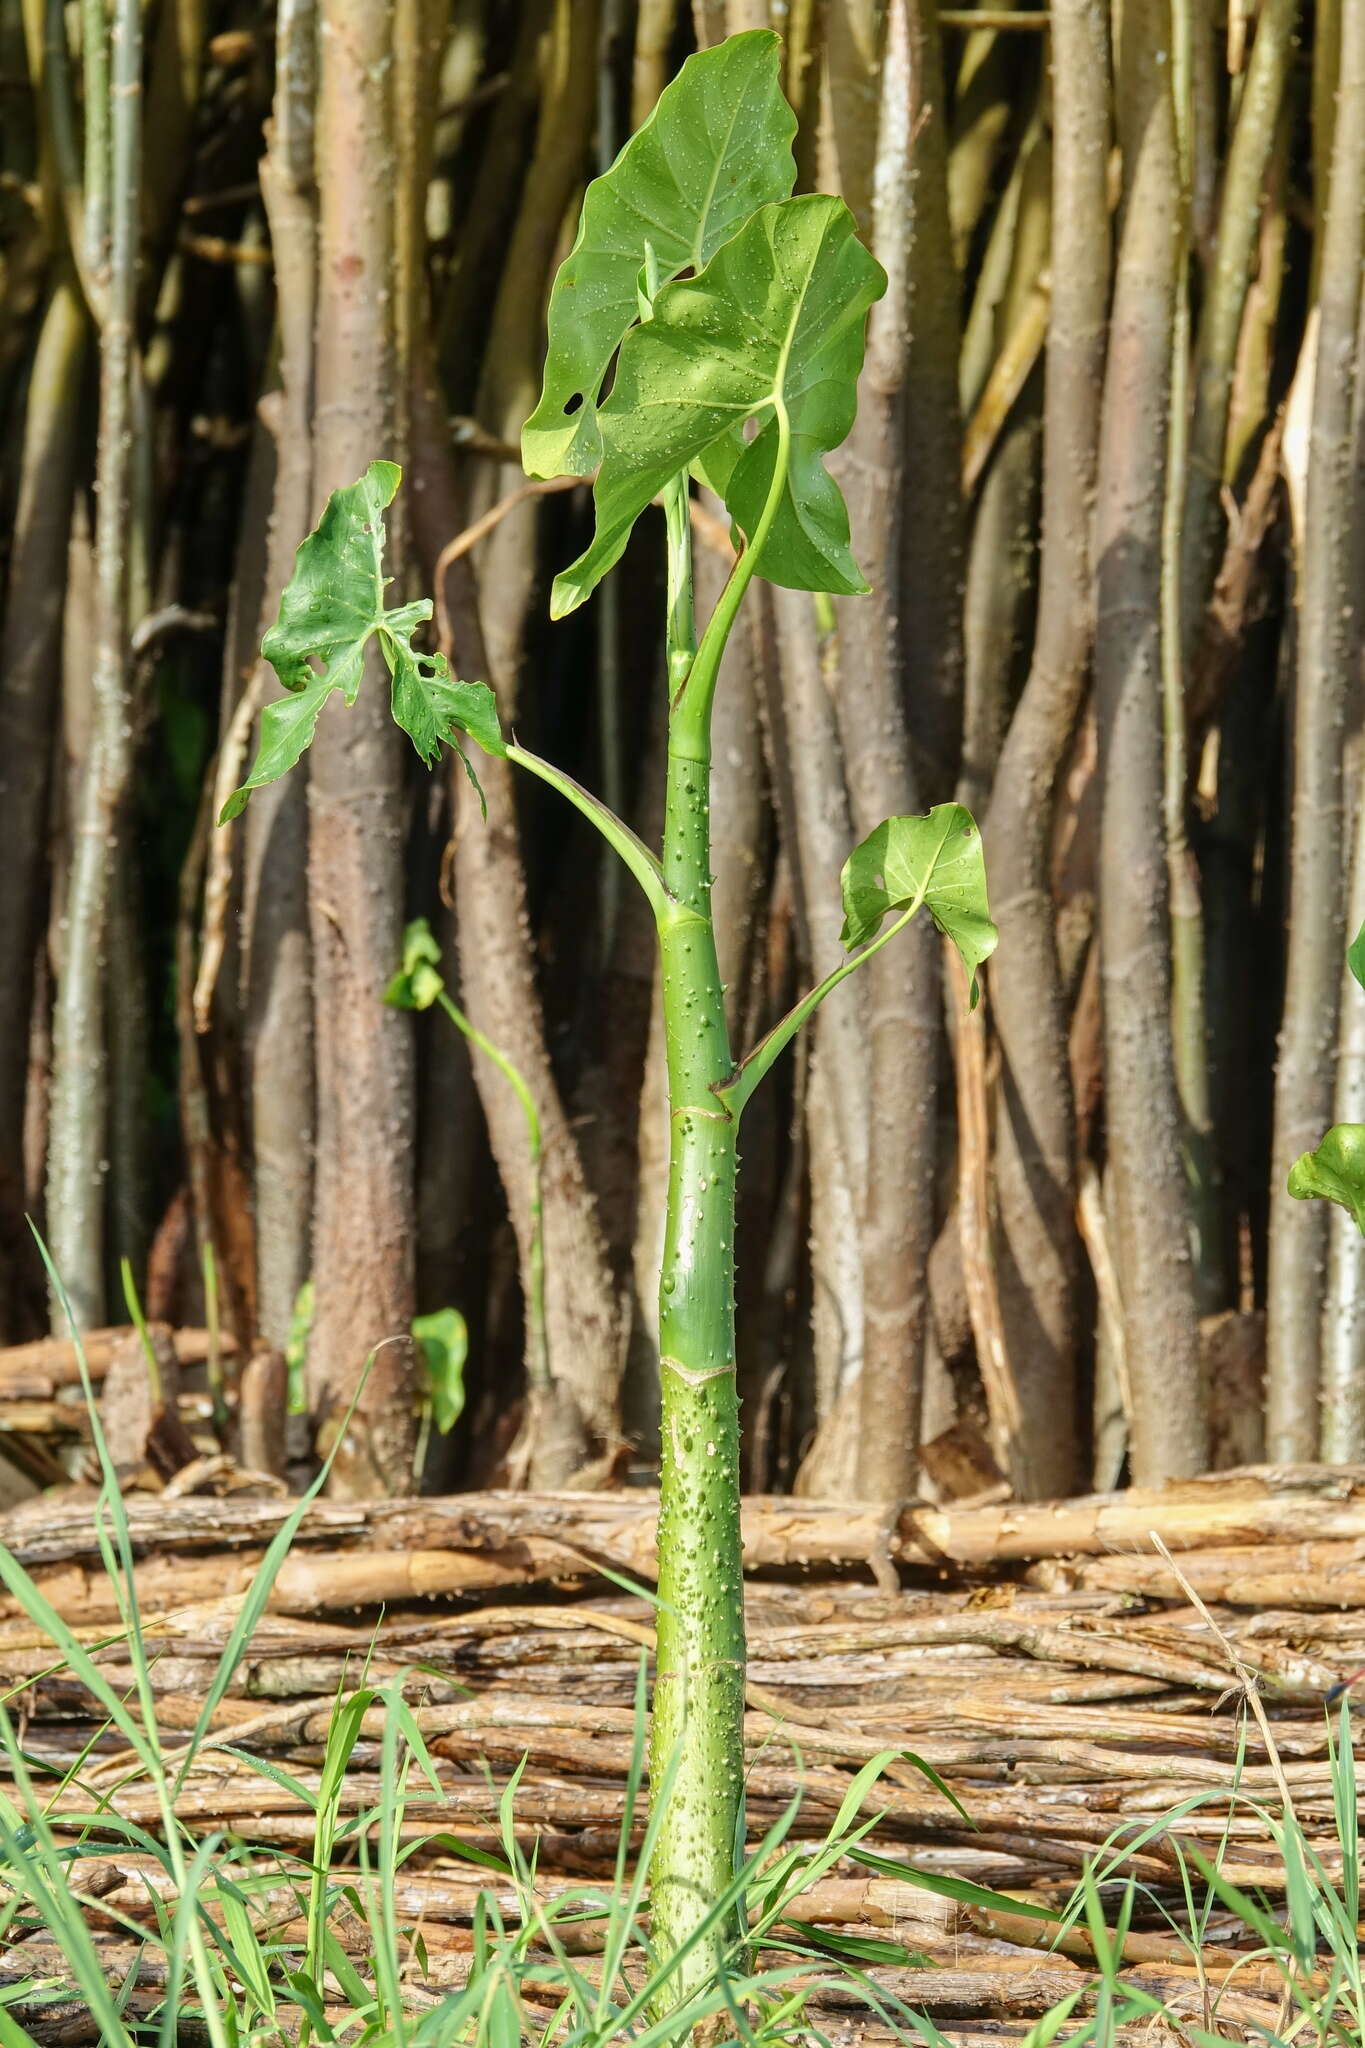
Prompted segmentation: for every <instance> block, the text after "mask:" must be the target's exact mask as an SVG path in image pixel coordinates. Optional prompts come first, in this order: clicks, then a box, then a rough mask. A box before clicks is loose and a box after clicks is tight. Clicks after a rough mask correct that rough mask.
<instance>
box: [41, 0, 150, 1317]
mask: <svg viewBox="0 0 1365 2048" xmlns="http://www.w3.org/2000/svg"><path fill="white" fill-rule="evenodd" d="M141 49H142V18H141V13H140V11H139V9H138V8H137V7H136V6H135V5H133V4H131V0H125V4H123V5H121V6H120V7H119V9H118V11H117V13H116V14H115V16H114V18H113V19H112V21H111V23H110V35H109V48H108V50H107V51H105V53H104V61H105V63H106V64H107V66H108V69H107V73H106V90H107V105H106V106H105V108H104V110H103V113H104V120H105V129H104V132H105V135H106V138H107V141H108V154H107V158H106V160H105V161H103V162H100V161H98V154H99V146H98V143H96V142H95V141H94V140H93V139H92V138H93V136H94V134H95V132H96V131H95V127H94V119H93V112H94V101H95V97H96V95H97V93H98V91H99V88H98V86H97V85H95V84H94V83H93V82H92V92H91V106H90V109H89V110H88V111H89V112H90V114H91V124H90V132H89V135H88V137H87V166H86V175H87V185H88V188H89V189H88V191H87V195H86V204H87V214H88V225H89V229H90V233H89V235H88V237H87V242H88V244H90V245H93V246H90V247H89V248H88V253H89V254H90V255H91V257H92V259H93V264H92V269H93V279H94V283H95V289H96V302H97V305H98V320H99V329H100V414H99V454H98V463H97V475H98V483H99V496H98V504H97V510H96V525H95V593H94V598H95V601H94V614H93V619H94V631H93V636H92V637H93V661H92V665H91V677H90V687H91V693H92V698H93V704H94V715H93V718H92V722H91V730H90V733H89V735H88V744H87V746H86V748H85V750H84V755H83V758H82V761H81V764H80V770H79V775H78V785H77V791H76V795H75V799H74V803H73V816H72V849H71V864H70V872H69V876H68V882H67V901H66V904H65V906H64V916H63V919H62V935H61V936H62V944H61V949H60V950H61V958H60V961H59V964H58V977H57V998H56V1003H55V1006H54V1011H53V1025H52V1103H51V1123H50V1127H49V1132H48V1153H47V1208H48V1238H49V1243H50V1246H51V1250H52V1256H53V1260H54V1262H55V1264H56V1267H57V1270H58V1272H59V1273H60V1275H61V1277H62V1280H63V1282H64V1284H65V1286H66V1289H67V1292H68V1295H69V1297H70V1301H71V1306H72V1309H73V1310H74V1312H75V1315H76V1318H77V1320H78V1322H82V1323H83V1322H89V1321H91V1320H95V1321H98V1320H99V1319H100V1317H101V1314H102V1309H103V1300H104V1285H105V1267H104V1260H105V1241H104V1192H105V1183H106V1179H107V1175H108V1157H107V1154H108V1152H109V1150H110V1142H109V1123H108V1094H109V1056H108V1046H107V1041H106V1026H105V1014H106V1011H105V1006H106V1002H107V999H108V994H107V992H108V960H109V953H110V909H109V906H110V898H111V893H112V878H113V875H114V873H115V871H116V869H117V867H118V864H119V858H120V835H121V833H123V832H126V830H127V821H126V818H125V816H124V810H125V806H126V802H127V796H128V787H129V780H130V777H131V774H132V768H133V735H132V708H133V707H132V703H131V698H130V689H129V680H130V679H129V662H130V656H129V639H130V623H131V621H130V617H129V596H130V587H131V578H132V569H133V562H132V554H133V549H132V543H131V535H130V522H131V519H132V514H133V497H134V470H135V450H136V445H137V441H138V438H139V424H140V422H139V418H138V411H139V408H138V405H137V400H136V389H137V384H138V380H139V378H140V375H141V369H140V360H139V354H138V346H137V333H136V317H137V282H138V229H139V202H140V193H141V170H142V146H141V76H142V69H141ZM94 66H95V55H94V53H93V51H87V52H86V70H87V77H88V78H89V79H91V80H92V81H93V80H94V76H95V71H94ZM97 193H100V194H102V198H103V206H104V211H103V214H102V216H97V214H96V211H95V207H96V194H97ZM52 1306H53V1318H54V1322H56V1323H57V1324H58V1325H59V1326H60V1325H61V1324H63V1323H64V1322H65V1316H64V1313H63V1311H62V1310H61V1308H60V1306H59V1304H58V1302H57V1301H56V1300H55V1299H54V1301H53V1305H52Z"/></svg>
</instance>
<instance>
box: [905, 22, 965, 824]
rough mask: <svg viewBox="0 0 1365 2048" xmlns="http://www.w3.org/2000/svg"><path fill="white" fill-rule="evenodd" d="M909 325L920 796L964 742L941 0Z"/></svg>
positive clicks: (921, 70) (916, 27) (930, 33)
mask: <svg viewBox="0 0 1365 2048" xmlns="http://www.w3.org/2000/svg"><path fill="white" fill-rule="evenodd" d="M910 39H911V50H912V65H911V74H910V75H911V79H912V86H913V91H912V98H911V113H910V124H911V134H912V137H913V142H912V148H911V157H912V162H913V176H912V179H911V187H910V190H911V195H912V206H911V216H910V260H909V271H910V277H909V299H910V310H909V332H910V347H909V356H908V361H907V365H906V376H905V388H904V397H903V402H902V411H901V422H902V433H903V435H904V447H905V451H906V455H905V460H906V463H907V467H912V468H913V471H914V475H915V477H916V479H917V481H916V487H915V489H914V491H913V492H911V493H910V494H909V496H908V498H907V500H906V503H905V505H904V507H903V510H902V514H901V522H900V526H901V604H902V607H903V611H904V615H905V617H906V618H907V619H913V620H914V622H915V625H914V631H913V632H912V633H910V634H908V635H907V637H906V641H905V673H904V678H903V687H904V693H905V707H906V715H907V717H908V719H909V721H910V740H911V758H912V761H913V765H914V769H915V781H916V786H917V787H918V790H919V794H920V798H921V800H922V801H923V802H925V803H938V802H940V801H941V800H942V799H943V798H944V797H947V796H951V794H952V791H953V787H954V784H955V783H956V780H957V770H958V762H959V759H960V756H961V748H962V598H961V589H962V581H963V576H964V573H965V568H966V515H965V508H964V505H963V501H962V486H961V475H962V421H961V414H960V409H959V404H958V392H957V360H958V347H959V339H960V333H961V315H960V306H959V292H960V285H959V279H958V273H957V265H956V262H955V260H954V256H953V237H952V228H951V226H950V223H949V218H948V133H947V122H946V119H945V115H944V98H945V96H944V84H943V51H942V46H941V42H940V37H939V27H938V12H937V0H914V4H913V5H912V7H911V14H910Z"/></svg>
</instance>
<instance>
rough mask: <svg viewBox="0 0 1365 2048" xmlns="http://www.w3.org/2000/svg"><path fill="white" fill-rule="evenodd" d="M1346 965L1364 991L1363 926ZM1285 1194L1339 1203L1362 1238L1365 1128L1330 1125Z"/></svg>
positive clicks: (1301, 1160) (1302, 1158)
mask: <svg viewBox="0 0 1365 2048" xmlns="http://www.w3.org/2000/svg"><path fill="white" fill-rule="evenodd" d="M1346 965H1347V966H1348V967H1349V968H1350V970H1351V973H1352V974H1353V975H1354V976H1355V978H1356V980H1357V982H1359V984H1360V986H1361V987H1362V988H1365V925H1362V927H1361V929H1360V930H1359V931H1358V932H1357V933H1356V935H1355V938H1354V939H1353V940H1352V942H1351V945H1350V947H1349V949H1348V951H1347V954H1346ZM1289 1192H1290V1194H1291V1195H1297V1196H1298V1198H1299V1200H1300V1201H1305V1202H1306V1201H1309V1200H1311V1199H1312V1198H1313V1197H1314V1196H1317V1197H1319V1198H1321V1199H1322V1200H1323V1201H1327V1202H1339V1203H1340V1205H1341V1207H1342V1208H1343V1209H1345V1210H1346V1211H1347V1212H1348V1214H1349V1215H1350V1217H1351V1220H1352V1221H1353V1222H1354V1224H1355V1226H1356V1229H1357V1230H1358V1231H1360V1233H1361V1235H1362V1236H1365V1124H1333V1126H1332V1128H1331V1130H1330V1131H1328V1132H1327V1134H1326V1135H1325V1137H1323V1139H1322V1140H1321V1142H1320V1143H1319V1144H1318V1146H1317V1147H1316V1149H1315V1150H1314V1151H1312V1152H1301V1153H1300V1154H1299V1157H1298V1158H1297V1159H1296V1160H1295V1161H1294V1164H1293V1166H1292V1167H1291V1168H1290V1169H1289Z"/></svg>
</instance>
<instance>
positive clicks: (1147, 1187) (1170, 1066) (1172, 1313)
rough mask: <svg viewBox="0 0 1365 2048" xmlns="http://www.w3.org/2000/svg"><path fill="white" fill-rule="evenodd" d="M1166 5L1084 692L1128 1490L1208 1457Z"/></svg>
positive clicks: (1152, 52) (1115, 356)
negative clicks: (1174, 1002) (1175, 993)
mask: <svg viewBox="0 0 1365 2048" xmlns="http://www.w3.org/2000/svg"><path fill="white" fill-rule="evenodd" d="M1170 26H1171V23H1170V13H1169V7H1168V5H1167V4H1166V0H1139V4H1137V5H1135V6H1133V7H1131V8H1128V9H1126V10H1125V13H1124V18H1123V44H1122V48H1121V51H1120V55H1119V62H1118V65H1117V72H1118V78H1119V85H1120V102H1119V104H1120V108H1121V111H1122V114H1123V126H1122V129H1121V132H1120V141H1121V143H1122V145H1123V149H1124V164H1125V186H1126V189H1125V192H1124V212H1123V225H1122V228H1121V232H1120V240H1119V252H1118V265H1117V273H1116V278H1115V287H1114V305H1113V313H1112V318H1111V327H1110V345H1109V354H1108V360H1107V365H1106V372H1105V393H1104V417H1103V421H1102V427H1101V440H1100V467H1099V498H1098V520H1097V534H1096V607H1097V630H1096V655H1095V683H1096V699H1097V709H1098V714H1099V730H1100V749H1101V770H1100V772H1101V781H1102V790H1103V797H1102V802H1103V812H1102V833H1103V837H1102V841H1101V847H1100V922H1101V948H1102V950H1101V975H1102V985H1103V994H1104V1060H1105V1096H1106V1106H1107V1110H1108V1145H1109V1159H1110V1166H1111V1172H1112V1174H1113V1179H1114V1192H1115V1200H1116V1207H1117V1214H1118V1243H1117V1254H1118V1266H1119V1277H1120V1284H1121V1286H1122V1290H1123V1304H1124V1316H1125V1321H1126V1324H1127V1329H1126V1336H1127V1351H1128V1360H1129V1369H1130V1373H1131V1378H1132V1388H1133V1452H1132V1458H1133V1471H1134V1476H1135V1477H1136V1478H1137V1480H1138V1481H1139V1482H1140V1483H1144V1484H1145V1483H1147V1482H1149V1481H1151V1480H1154V1479H1157V1478H1161V1477H1166V1476H1172V1477H1173V1476H1177V1475H1181V1474H1185V1473H1190V1472H1198V1471H1201V1470H1202V1469H1203V1467H1204V1464H1205V1462H1206V1458H1207V1451H1208V1437H1207V1427H1206V1423H1205V1419H1204V1414H1203V1400H1202V1390H1201V1385H1200V1371H1199V1344H1198V1325H1197V1318H1196V1312H1195V1299H1194V1287H1193V1276H1192V1273H1191V1265H1190V1224H1189V1196H1188V1186H1187V1182H1186V1179H1185V1167H1184V1161H1183V1158H1182V1156H1181V1117H1180V1103H1179V1096H1178V1093H1177V1088H1176V1078H1175V1064H1174V1051H1173V1046H1172V1032H1171V1000H1170V989H1171V980H1170V973H1171V970H1170V945H1169V915H1168V903H1167V891H1166V886H1165V863H1164V859H1163V846H1162V838H1163V834H1162V829H1161V818H1162V810H1161V796H1162V766H1163V763H1162V729H1161V612H1160V603H1161V575H1160V562H1161V535H1162V519H1163V509H1164V484H1165V477H1166V464H1167V432H1168V421H1169V406H1170V368H1171V332H1172V325H1173V320H1174V314H1175V301H1176V257H1177V222H1176V218H1175V213H1174V210H1173V208H1174V201H1175V196H1176V193H1177V189H1178V164H1177V153H1176V149H1177V145H1176V131H1175V119H1174V109H1173V105H1172V96H1171V79H1170V67H1169V65H1168V64H1167V63H1166V61H1165V59H1166V52H1167V50H1168V49H1169V40H1170Z"/></svg>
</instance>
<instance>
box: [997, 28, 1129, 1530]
mask: <svg viewBox="0 0 1365 2048" xmlns="http://www.w3.org/2000/svg"><path fill="white" fill-rule="evenodd" d="M1052 66H1053V77H1052V90H1053V103H1054V108H1055V121H1054V139H1053V237H1054V240H1053V251H1052V272H1053V284H1052V297H1051V302H1050V308H1049V315H1048V342H1047V374H1046V387H1045V395H1044V443H1043V546H1042V560H1041V564H1040V587H1039V594H1038V622H1037V627H1036V631H1035V636H1034V646H1033V661H1032V665H1031V668H1030V671H1029V678H1028V682H1027V683H1026V685H1025V688H1024V694H1023V696H1022V697H1021V699H1020V702H1019V706H1018V709H1017V711H1016V712H1015V715H1014V718H1013V721H1012V723H1011V725H1010V730H1009V734H1008V737H1007V738H1006V741H1005V746H1004V750H1003V752H1002V755H1001V759H1000V764H999V768H998V771H997V774H996V780H995V791H994V795H993V797H992V800H991V806H990V811H989V814H988V817H987V819H986V824H985V846H986V866H987V873H988V875H989V878H990V885H991V902H992V908H993V911H994V915H995V918H996V921H997V923H998V924H999V927H1000V933H1001V944H1000V948H999V951H998V952H997V954H996V956H995V958H994V960H993V961H992V963H991V976H990V979H991V1001H992V1012H993V1016H994V1020H995V1030H996V1038H997V1041H998V1044H999V1047H1000V1059H1001V1078H1000V1099H999V1109H998V1118H997V1131H996V1191H997V1202H998V1215H999V1244H998V1253H997V1256H998V1279H999V1287H1000V1295H1001V1306H1002V1311H1003V1315H1004V1321H1005V1327H1006V1330H1007V1331H1008V1333H1009V1342H1010V1352H1011V1359H1012V1363H1013V1366H1014V1371H1015V1375H1016V1378H1017V1380H1018V1384H1019V1387H1020V1392H1021V1404H1022V1415H1021V1432H1020V1439H1019V1443H1018V1446H1017V1463H1016V1466H1015V1468H1014V1469H1013V1471H1012V1472H1011V1475H1010V1476H1011V1478H1012V1480H1013V1482H1014V1484H1015V1486H1016V1488H1017V1489H1018V1490H1019V1492H1020V1493H1022V1494H1024V1495H1026V1496H1036V1495H1038V1494H1045V1493H1052V1492H1063V1491H1065V1490H1066V1488H1067V1487H1068V1486H1069V1485H1070V1484H1071V1483H1072V1481H1073V1480H1074V1478H1075V1476H1076V1470H1077V1455H1078V1453H1077V1442H1076V1434H1075V1420H1074V1409H1075V1369H1076V1360H1075V1353H1076V1343H1077V1321H1076V1318H1077V1306H1076V1284H1077V1277H1078V1266H1079V1243H1078V1240H1077V1235H1076V1225H1075V1205H1076V1178H1075V1176H1076V1164H1075V1156H1074V1154H1075V1145H1076V1133H1075V1115H1074V1107H1073V1101H1072V1092H1071V1073H1070V1063H1069V1060H1068V1056H1067V1029H1068V1011H1069V1005H1068V1003H1067V1000H1066V992H1065V990H1064V987H1063V983H1062V975H1061V968H1060V964H1059V961H1058V957H1057V934H1056V927H1055V919H1054V912H1053V903H1052V888H1051V876H1050V872H1049V869H1050V862H1051V852H1052V819H1053V808H1054V802H1055V798H1056V792H1057V786H1058V783H1059V781H1060V778H1061V776H1062V773H1063V771H1064V769H1065V766H1066V760H1067V754H1068V751H1069V748H1070V743H1071V735H1072V731H1073V729H1074V726H1075V723H1076V718H1077V715H1078V713H1079V710H1080V705H1081V699H1082V696H1083V694H1084V691H1085V686H1086V678H1087V673H1088V669H1089V662H1090V653H1091V644H1092V639H1093V634H1094V594H1093V585H1092V582H1091V567H1090V565H1091V526H1092V519H1093V502H1094V490H1095V478H1096V471H1097V463H1098V449H1099V431H1100V393H1101V387H1102V381H1103V374H1104V352H1105V316H1106V312H1107V307H1108V297H1109V210H1108V202H1107V197H1106V189H1105V174H1106V159H1107V154H1108V143H1109V92H1108V76H1109V63H1108V31H1107V21H1106V17H1105V13H1104V10H1103V9H1102V8H1100V7H1098V6H1096V5H1095V4H1093V0H1063V4H1062V5H1060V6H1059V7H1058V8H1057V9H1056V10H1055V12H1054V16H1053V35H1052Z"/></svg>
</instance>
